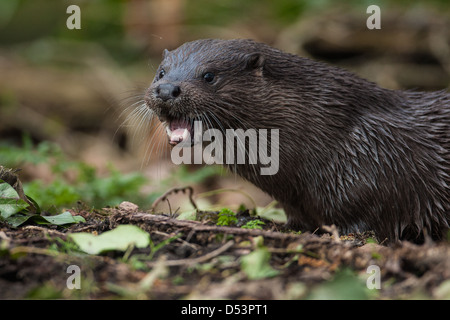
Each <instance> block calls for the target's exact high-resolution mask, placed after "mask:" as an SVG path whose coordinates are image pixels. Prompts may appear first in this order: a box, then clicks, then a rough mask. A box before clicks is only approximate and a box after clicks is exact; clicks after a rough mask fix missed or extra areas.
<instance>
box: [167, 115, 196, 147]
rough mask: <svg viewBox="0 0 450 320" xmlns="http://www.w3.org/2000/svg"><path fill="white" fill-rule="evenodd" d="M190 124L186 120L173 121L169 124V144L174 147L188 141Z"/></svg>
mask: <svg viewBox="0 0 450 320" xmlns="http://www.w3.org/2000/svg"><path fill="white" fill-rule="evenodd" d="M190 126H191V125H190V123H189V122H188V121H186V120H174V121H172V122H171V123H170V131H171V132H172V133H171V134H170V137H169V139H170V142H169V143H170V144H172V145H176V144H178V143H180V142H181V141H184V140H186V139H188V136H189V131H190V130H189V128H190Z"/></svg>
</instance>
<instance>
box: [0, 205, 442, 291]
mask: <svg viewBox="0 0 450 320" xmlns="http://www.w3.org/2000/svg"><path fill="white" fill-rule="evenodd" d="M72 214H73V215H82V216H83V217H84V218H85V219H86V222H83V223H78V224H74V225H71V226H69V227H60V226H59V227H57V226H36V225H26V226H21V227H19V228H17V229H12V228H10V227H9V226H7V225H5V224H2V225H0V239H1V242H0V288H2V290H0V298H1V299H24V298H31V299H32V298H39V299H43V298H58V299H117V298H125V299H271V300H279V299H332V298H335V299H346V298H349V299H412V298H414V299H416V298H423V299H448V298H450V280H449V279H450V244H449V243H448V242H447V241H443V242H439V243H436V242H432V241H431V240H427V241H426V242H425V243H424V244H421V245H418V244H413V243H410V242H402V243H400V244H397V245H393V246H385V245H382V244H381V245H380V244H376V243H372V241H371V239H373V235H372V234H370V233H367V234H356V235H355V234H350V235H345V236H342V235H341V236H339V235H338V234H337V232H336V229H335V228H333V227H330V228H329V231H330V233H327V234H322V235H318V234H311V233H301V234H297V233H292V232H288V231H287V230H284V229H283V226H282V225H280V224H277V223H274V222H271V221H265V225H263V229H261V230H259V229H243V228H240V227H239V224H242V223H243V221H248V220H252V219H255V218H254V217H251V216H250V215H249V212H248V211H244V212H239V213H238V215H237V217H238V220H239V222H238V225H237V226H217V225H216V222H215V221H216V215H217V213H214V212H197V219H198V220H200V221H190V220H177V219H176V218H175V217H173V216H171V215H166V214H151V213H145V212H140V211H139V209H138V208H137V206H135V205H133V204H131V203H126V202H124V203H122V204H121V205H120V206H119V207H117V208H105V209H103V210H100V211H99V210H94V211H87V210H83V209H77V210H73V211H72ZM120 224H133V225H137V226H139V227H140V228H141V229H143V230H145V231H147V232H148V233H149V234H150V237H151V240H152V243H153V248H152V246H150V247H149V248H142V249H137V248H129V250H127V252H125V253H124V252H120V251H110V252H107V253H104V254H101V255H87V254H84V253H81V252H80V251H79V250H77V249H76V247H75V245H74V244H73V243H72V242H71V241H70V240H68V235H69V234H70V233H74V232H90V233H93V234H101V233H102V232H105V231H108V230H111V229H114V228H115V227H117V226H118V225H120ZM168 239H170V240H168ZM165 240H166V242H162V241H165ZM261 240H263V241H262V242H261ZM158 244H161V246H160V247H159V248H156V247H157V246H158ZM155 248H156V249H155ZM261 248H263V251H264V252H269V255H268V257H269V258H268V260H267V261H265V263H267V264H268V266H270V268H271V270H275V271H276V273H275V274H272V275H267V276H262V277H260V278H257V277H256V278H255V279H254V278H253V276H252V275H251V274H250V273H249V272H248V271H245V270H244V268H243V265H242V259H243V257H245V256H247V255H249V254H250V253H252V252H255V251H256V250H258V249H261ZM150 253H151V254H152V258H151V259H150V260H149V259H148V258H145V257H149V254H150ZM70 265H76V266H78V267H79V268H80V270H81V285H80V286H81V289H80V290H71V289H69V288H68V285H67V283H68V282H69V280H68V279H69V277H70V276H71V273H70V272H68V266H70ZM369 266H375V268H379V269H378V270H379V275H380V278H379V279H380V283H379V284H380V286H379V287H380V289H373V288H372V290H370V289H368V286H369V287H370V285H369V283H372V284H375V283H376V282H374V281H372V280H373V279H374V278H369V277H370V276H371V275H372V274H375V273H371V270H372V269H370V268H369V269H368V267H369ZM255 268H258V266H256V267H255ZM371 268H373V267H371ZM355 288H356V289H355ZM361 288H362V290H360V289H361ZM343 291H344V292H343Z"/></svg>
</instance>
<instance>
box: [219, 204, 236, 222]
mask: <svg viewBox="0 0 450 320" xmlns="http://www.w3.org/2000/svg"><path fill="white" fill-rule="evenodd" d="M237 222H238V219H237V218H236V213H234V212H233V211H231V210H230V209H228V208H223V209H222V210H220V212H219V214H218V219H217V225H218V226H230V225H233V224H236V223H237Z"/></svg>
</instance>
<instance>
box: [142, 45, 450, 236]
mask: <svg viewBox="0 0 450 320" xmlns="http://www.w3.org/2000/svg"><path fill="white" fill-rule="evenodd" d="M146 103H147V106H148V107H149V108H150V109H151V110H153V111H154V113H155V114H156V115H157V116H158V117H159V119H160V120H161V121H162V122H163V123H165V125H166V128H167V132H168V135H169V141H170V143H171V144H173V145H176V144H177V143H178V142H179V141H181V140H183V137H184V138H186V136H183V134H182V133H183V132H184V133H186V132H189V133H192V130H193V129H192V126H193V122H194V120H200V121H202V122H204V123H205V124H206V125H207V127H208V128H216V129H219V130H221V131H224V130H226V129H228V128H231V129H238V128H241V129H244V130H246V129H279V170H278V172H277V173H276V174H274V175H261V174H259V170H255V167H259V166H260V165H261V164H254V165H251V164H237V165H230V168H231V169H232V170H234V171H235V172H236V173H238V174H239V175H241V176H242V177H244V178H245V179H247V180H249V181H251V182H252V183H254V184H255V185H256V186H258V187H259V188H261V189H262V190H263V191H265V192H267V193H268V194H270V195H271V196H273V197H274V198H275V199H277V200H278V201H279V202H280V203H281V204H282V206H283V208H284V209H285V212H286V214H287V217H288V227H290V228H293V229H299V230H303V231H305V230H310V231H313V230H315V229H317V228H319V227H321V226H322V225H330V224H335V225H336V226H337V227H338V228H339V229H340V231H341V232H344V233H349V232H362V231H365V230H373V231H374V232H375V233H376V235H377V237H378V238H379V239H380V240H386V239H387V241H388V242H395V241H398V240H400V239H409V240H418V239H423V235H424V232H425V233H426V234H428V235H430V236H431V237H433V238H434V239H440V238H442V236H443V235H444V234H445V232H446V231H447V230H448V228H449V223H450V176H449V175H450V94H449V93H447V92H445V91H439V92H432V93H425V92H406V91H393V90H388V89H384V88H380V87H378V86H377V85H376V84H374V83H372V82H369V81H367V80H364V79H361V78H359V77H358V76H356V75H354V74H352V73H350V72H348V71H345V70H343V69H340V68H337V67H333V66H329V65H327V64H325V63H321V62H316V61H313V60H310V59H306V58H302V57H299V56H296V55H292V54H288V53H284V52H282V51H280V50H278V49H275V48H272V47H270V46H268V45H265V44H262V43H257V42H254V41H252V40H213V39H207V40H198V41H194V42H189V43H185V44H183V45H182V46H181V47H179V48H178V49H175V50H173V51H171V52H169V51H167V50H166V51H165V52H164V59H163V61H162V63H161V65H160V67H159V69H158V71H157V74H156V76H155V79H154V81H153V83H152V85H151V86H150V88H149V90H148V91H147V94H146Z"/></svg>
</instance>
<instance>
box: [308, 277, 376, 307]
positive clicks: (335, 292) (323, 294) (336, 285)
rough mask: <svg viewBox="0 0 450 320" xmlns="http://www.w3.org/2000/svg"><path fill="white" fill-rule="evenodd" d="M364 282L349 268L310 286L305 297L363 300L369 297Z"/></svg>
mask: <svg viewBox="0 0 450 320" xmlns="http://www.w3.org/2000/svg"><path fill="white" fill-rule="evenodd" d="M369 291H370V290H369V289H368V288H367V286H366V283H365V282H364V281H362V280H361V279H360V278H358V276H357V275H356V274H355V273H354V272H353V271H352V270H350V269H343V270H340V271H338V272H337V273H336V275H335V276H334V278H333V279H331V280H330V281H327V282H324V283H321V284H319V285H317V286H315V287H313V288H312V290H311V292H310V294H309V295H308V297H307V299H311V300H365V299H368V298H369Z"/></svg>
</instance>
